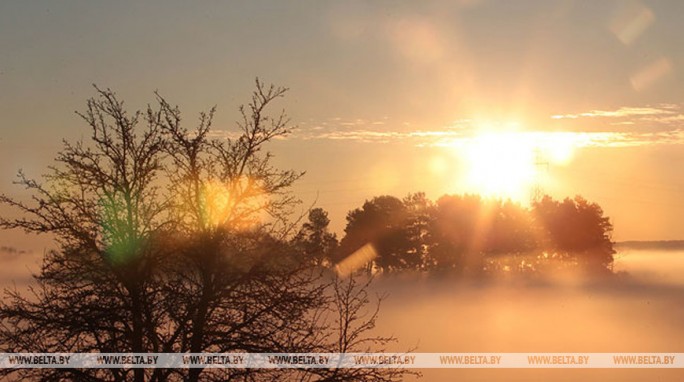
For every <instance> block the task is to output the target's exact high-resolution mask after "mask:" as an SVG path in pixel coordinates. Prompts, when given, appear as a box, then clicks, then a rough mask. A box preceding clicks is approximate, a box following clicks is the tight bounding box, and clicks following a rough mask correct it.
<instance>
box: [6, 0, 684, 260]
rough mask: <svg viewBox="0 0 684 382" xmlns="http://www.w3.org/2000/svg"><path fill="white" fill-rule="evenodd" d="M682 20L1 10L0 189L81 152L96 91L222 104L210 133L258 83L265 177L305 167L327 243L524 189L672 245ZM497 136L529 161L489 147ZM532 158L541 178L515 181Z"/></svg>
mask: <svg viewBox="0 0 684 382" xmlns="http://www.w3.org/2000/svg"><path fill="white" fill-rule="evenodd" d="M683 11H684V3H682V2H679V1H671V2H666V1H661V2H646V1H643V2H639V1H633V2H622V1H602V2H593V1H516V2H509V1H486V0H482V1H476V0H471V1H466V0H463V1H444V2H441V1H430V2H412V1H411V2H372V3H370V2H344V3H338V2H326V1H301V2H277V1H251V2H242V3H214V2H211V3H209V2H207V3H192V4H190V3H185V2H181V1H167V2H163V3H162V2H158V3H155V2H146V3H145V4H136V3H132V2H131V3H113V2H111V3H97V4H95V3H91V2H86V1H74V2H69V3H65V4H60V5H59V6H57V5H55V4H54V3H52V2H48V1H44V2H31V3H25V2H12V3H9V2H5V3H2V4H0V51H2V52H4V53H5V54H3V55H1V56H0V126H1V130H0V191H1V192H4V193H9V194H11V195H16V196H18V197H22V193H21V191H20V190H18V189H17V188H15V187H13V186H12V185H11V181H12V178H13V174H15V173H16V171H17V170H18V169H19V168H23V169H24V170H25V171H26V172H27V173H28V174H29V175H33V176H37V175H39V174H40V173H41V172H42V171H43V170H44V169H45V166H47V165H48V164H49V163H50V159H51V158H53V157H54V155H55V153H56V152H57V151H58V150H59V149H60V143H59V142H60V139H62V138H67V139H70V140H73V139H78V138H80V137H87V134H88V132H87V130H86V127H85V126H84V124H83V123H82V121H80V120H79V118H78V117H77V116H76V115H74V114H73V111H74V110H82V109H83V107H84V104H85V100H86V99H87V98H88V97H91V96H92V95H93V94H94V93H93V89H92V88H91V86H90V85H91V83H97V84H98V85H100V86H103V87H111V88H112V89H114V90H116V91H117V92H118V94H119V95H120V97H121V98H123V99H125V100H126V103H127V105H128V106H129V107H132V108H143V107H145V105H146V103H147V102H151V101H152V100H153V94H152V92H153V91H154V90H157V89H158V90H159V91H160V92H161V93H162V94H164V95H165V96H166V97H167V99H169V100H170V101H171V102H173V103H178V104H179V105H180V106H181V108H182V110H184V112H185V115H186V119H185V121H186V122H191V121H194V120H195V116H196V115H197V113H198V112H199V111H200V110H203V109H207V108H209V107H210V106H212V105H214V104H217V105H218V116H217V120H216V122H217V123H216V124H215V126H216V129H217V131H216V136H217V137H221V136H229V135H230V134H231V131H234V130H231V129H233V127H234V125H233V121H234V120H235V119H236V116H237V105H238V104H240V103H242V102H245V101H247V97H248V96H249V92H250V91H251V89H252V85H253V79H254V77H255V76H260V77H261V78H262V79H263V80H265V81H268V82H274V83H277V84H279V85H285V86H288V87H290V88H291V91H290V93H289V95H288V96H287V98H286V99H284V100H283V101H282V102H281V103H280V104H279V105H278V107H284V108H286V109H287V111H288V113H289V114H290V116H291V117H292V121H293V124H295V125H297V129H296V130H295V132H294V133H293V134H292V135H291V136H290V137H289V138H288V139H285V140H281V141H277V142H274V144H273V145H272V146H271V148H272V150H273V151H274V153H275V154H276V161H277V163H278V164H280V165H282V166H286V167H291V168H295V169H298V170H305V171H307V175H306V176H305V177H304V178H303V179H302V180H301V182H300V183H299V184H298V185H297V186H296V187H295V192H297V194H298V195H299V196H300V197H301V198H302V199H303V200H304V204H303V205H304V206H308V205H310V204H311V203H312V202H313V201H314V200H317V205H318V206H321V207H323V208H325V209H327V210H329V211H330V216H331V218H332V221H333V222H332V224H333V228H334V229H335V230H336V231H338V232H340V231H341V230H342V228H343V227H344V216H345V214H346V212H347V211H348V210H350V209H352V208H355V207H358V206H360V205H361V204H362V203H363V201H364V200H365V199H367V198H371V197H372V196H376V195H380V194H392V195H396V196H404V195H405V194H407V193H408V192H416V191H425V192H426V193H427V194H428V196H430V197H432V198H437V197H439V196H440V195H442V194H444V193H454V192H478V191H483V190H488V191H497V190H498V191H501V190H503V191H502V192H501V193H502V194H504V195H506V194H510V196H512V197H515V198H517V199H520V200H525V199H526V198H525V193H524V192H523V191H521V190H527V189H528V188H529V187H531V186H539V187H541V188H542V190H543V191H545V192H548V193H550V194H552V195H553V196H555V197H565V196H573V195H575V194H581V195H583V196H585V197H586V198H588V199H589V200H591V201H595V202H598V203H599V204H600V205H601V206H603V207H604V210H605V211H606V213H607V214H608V215H609V216H610V217H611V218H612V220H613V223H614V225H615V235H614V236H615V239H618V240H657V239H680V238H684V231H683V230H684V229H683V228H682V227H684V198H683V197H682V196H684V176H682V170H681V169H682V168H684V150H682V147H683V146H682V143H683V142H684V130H682V123H683V122H684V97H683V96H682V89H684V78H683V77H682V76H681V75H679V68H680V67H681V66H682V64H684V50H682V46H684V45H682V37H681V36H684V25H682V23H681V20H680V17H679V15H681V14H683V13H682V12H683ZM483 134H485V135H486V134H490V135H494V136H498V137H500V138H494V139H482V138H481V137H482V136H483ZM501 137H503V138H501ZM521 137H522V138H521ZM508 140H510V141H512V142H517V143H518V145H517V146H516V147H521V145H522V146H525V147H527V146H526V145H528V146H529V147H527V148H526V149H524V150H522V151H520V150H517V151H516V150H513V151H510V150H508V151H507V150H503V149H502V147H505V146H502V145H500V143H496V142H501V141H504V142H505V141H508ZM483 142H484V143H483ZM492 142H494V143H492ZM521 142H522V143H521ZM549 142H551V143H549ZM554 142H556V143H554ZM558 142H561V144H559V143H558ZM473 147H475V148H476V149H477V150H475V151H473ZM488 151H491V153H492V154H491V155H482V152H488ZM539 151H541V154H542V155H541V156H540V157H539V158H541V161H542V162H548V166H532V167H531V168H532V170H530V168H529V165H530V159H529V158H530V155H531V154H530V153H534V155H535V157H534V158H533V159H535V160H536V159H537V156H536V155H537V153H538V152H539ZM469 153H470V154H469ZM559 153H560V155H559ZM558 155H559V157H558V158H556V157H555V156H558ZM521 157H525V158H527V159H523V160H521V159H520V158H521ZM520 160H521V161H522V164H521V163H518V164H516V163H517V162H518V161H520ZM521 168H522V169H521ZM502 169H503V170H502ZM497 171H498V172H497ZM530 171H533V172H532V173H530ZM489 172H491V173H492V174H495V175H496V176H498V177H501V176H503V175H502V174H504V175H506V176H510V177H511V179H512V180H510V179H509V180H503V181H500V182H498V183H497V182H494V183H492V181H491V177H488V176H485V177H484V178H483V177H482V174H483V173H484V174H485V175H486V174H488V173H489ZM483 179H484V180H483ZM487 179H489V180H487ZM497 179H498V178H497ZM521 179H522V180H521ZM483 182H484V183H483ZM521 184H522V185H524V186H525V187H522V188H521V187H519V186H520V185H521ZM494 193H496V192H494ZM3 213H6V212H5V211H3ZM0 241H1V242H2V243H4V244H6V245H9V246H16V247H19V248H31V249H33V250H38V251H40V250H41V245H42V244H40V243H41V242H34V241H30V240H28V239H26V238H24V237H23V236H20V235H17V234H16V233H7V232H4V233H0Z"/></svg>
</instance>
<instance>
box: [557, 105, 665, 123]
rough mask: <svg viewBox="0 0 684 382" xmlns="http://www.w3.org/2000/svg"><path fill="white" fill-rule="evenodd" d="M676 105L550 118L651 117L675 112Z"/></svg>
mask: <svg viewBox="0 0 684 382" xmlns="http://www.w3.org/2000/svg"><path fill="white" fill-rule="evenodd" d="M674 107H677V106H676V105H671V104H665V105H661V106H659V107H621V108H619V109H617V110H591V111H588V112H584V113H579V114H557V115H552V116H551V118H552V119H578V118H583V117H589V118H594V117H603V118H629V117H653V116H660V115H671V114H675V113H676V111H675V110H673V108H674Z"/></svg>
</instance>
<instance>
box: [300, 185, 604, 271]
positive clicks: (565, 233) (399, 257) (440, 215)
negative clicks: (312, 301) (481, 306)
mask: <svg viewBox="0 0 684 382" xmlns="http://www.w3.org/2000/svg"><path fill="white" fill-rule="evenodd" d="M322 213H323V212H322V211H319V212H316V215H320V214H322ZM307 227H311V224H310V223H309V225H308V226H307ZM611 232H612V225H611V223H610V220H609V219H608V218H607V217H605V216H604V214H603V210H602V209H601V207H600V206H599V205H598V204H596V203H591V202H588V201H587V200H585V199H584V198H582V197H580V196H577V197H575V198H574V199H570V198H566V199H564V200H562V201H558V200H554V199H552V198H551V197H549V196H544V197H542V198H540V199H538V200H536V201H534V202H533V203H531V206H529V207H525V206H522V205H520V204H518V203H514V202H512V201H510V200H498V199H485V198H482V197H480V196H477V195H445V196H442V197H441V198H439V199H438V200H437V202H433V201H431V200H429V199H427V198H426V197H425V194H423V193H417V194H411V195H409V196H408V197H406V198H404V199H399V198H396V197H393V196H386V195H385V196H378V197H375V198H373V199H371V200H368V201H366V202H365V203H364V204H363V206H361V207H360V208H357V209H354V210H352V211H350V212H349V213H348V214H347V225H346V228H345V236H344V237H343V238H342V240H341V241H340V244H339V247H338V248H336V249H335V250H334V251H333V250H332V249H331V248H330V247H331V239H330V237H328V238H327V239H326V240H327V241H326V243H325V244H323V243H322V242H321V243H320V244H317V245H318V246H319V247H323V246H325V248H326V249H325V250H324V251H323V252H320V253H321V254H322V256H324V258H325V259H326V261H329V260H331V261H332V262H338V261H341V260H342V259H344V258H345V257H347V256H349V255H350V254H352V253H353V252H354V251H356V250H358V249H359V248H361V247H362V246H364V245H366V244H368V243H370V244H372V245H373V247H374V248H375V251H376V253H377V256H376V257H375V259H374V260H373V261H372V262H370V263H368V264H366V269H367V271H369V272H375V271H381V272H385V273H387V272H397V271H402V270H419V271H427V272H432V273H452V274H471V275H477V274H483V273H493V272H497V271H506V272H507V271H519V272H541V271H544V270H547V269H549V268H554V269H557V268H558V267H568V266H581V267H583V268H586V269H589V270H595V271H609V270H610V269H611V268H612V263H613V254H614V253H615V251H614V250H613V242H612V241H611ZM322 234H323V233H322V232H321V233H318V234H317V235H318V236H321V235H322ZM309 237H310V238H311V239H314V237H313V235H309ZM307 245H308V246H309V247H312V246H313V245H312V244H310V243H309V244H307ZM322 260H323V259H321V261H322Z"/></svg>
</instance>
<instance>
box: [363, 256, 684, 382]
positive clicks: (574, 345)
mask: <svg viewBox="0 0 684 382" xmlns="http://www.w3.org/2000/svg"><path fill="white" fill-rule="evenodd" d="M615 268H616V271H618V272H627V273H628V275H624V274H620V276H619V277H616V278H613V279H610V280H596V279H587V278H585V277H583V276H577V275H569V274H564V275H558V276H557V277H553V278H547V279H545V280H534V281H532V280H521V279H519V278H510V279H504V280H500V281H498V282H496V283H492V282H487V283H482V282H454V281H453V280H420V281H419V282H416V280H411V277H405V278H396V279H392V280H389V279H384V280H378V283H377V284H376V288H377V290H378V291H385V292H388V293H389V297H388V298H387V299H386V301H385V303H384V305H383V309H382V315H381V318H380V321H379V323H378V331H379V332H380V333H385V334H390V333H391V334H394V335H396V336H397V337H398V338H399V339H400V343H399V345H398V346H397V348H396V350H397V351H401V350H405V349H407V348H409V347H411V346H417V349H416V351H417V352H425V353H431V352H453V353H467V352H578V353H579V352H587V353H589V352H591V353H600V352H684V341H682V339H684V325H683V324H682V323H684V251H654V250H650V251H644V250H630V249H624V250H621V252H620V253H619V254H618V255H616V264H615ZM422 380H424V381H451V380H467V381H471V380H482V381H489V380H506V381H509V380H513V381H530V380H539V381H549V380H553V381H577V380H582V381H611V380H614V381H644V380H649V381H681V380H684V370H681V369H679V370H676V369H672V370H664V369H661V370H655V369H654V370H644V369H641V370H637V369H632V370H628V369H625V370H617V369H610V370H600V369H595V370H591V369H586V370H569V369H557V370H542V369H521V370H511V369H508V370H486V369H480V370H463V369H462V370H454V369H452V370H446V369H433V370H423V378H422Z"/></svg>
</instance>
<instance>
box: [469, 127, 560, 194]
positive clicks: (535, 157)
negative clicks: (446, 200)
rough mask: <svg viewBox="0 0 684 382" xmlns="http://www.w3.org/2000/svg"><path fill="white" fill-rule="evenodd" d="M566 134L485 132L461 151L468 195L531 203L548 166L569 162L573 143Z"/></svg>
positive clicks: (475, 137)
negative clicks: (475, 194) (473, 193)
mask: <svg viewBox="0 0 684 382" xmlns="http://www.w3.org/2000/svg"><path fill="white" fill-rule="evenodd" d="M564 138H568V137H564V135H563V134H551V133H545V132H525V131H487V130H482V131H481V132H479V133H477V134H475V135H474V136H472V137H470V138H468V139H466V140H465V142H463V146H462V147H459V148H458V151H459V153H460V155H461V157H462V159H463V160H464V162H465V173H464V178H463V179H462V181H464V183H465V186H466V187H467V190H468V192H475V193H478V194H481V195H483V196H488V197H500V198H510V199H512V200H516V201H521V202H522V201H526V200H529V198H530V196H531V195H532V194H531V192H532V191H533V189H534V188H535V186H536V185H539V184H540V182H541V181H542V179H541V177H542V174H543V173H544V172H545V167H546V166H547V165H548V164H565V163H567V162H569V161H570V159H571V157H572V152H573V148H574V144H573V140H572V139H564Z"/></svg>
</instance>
